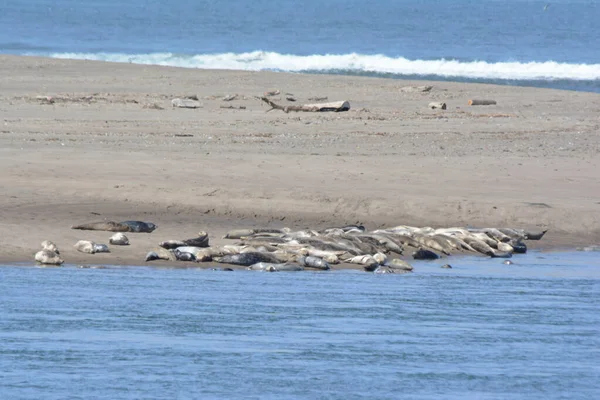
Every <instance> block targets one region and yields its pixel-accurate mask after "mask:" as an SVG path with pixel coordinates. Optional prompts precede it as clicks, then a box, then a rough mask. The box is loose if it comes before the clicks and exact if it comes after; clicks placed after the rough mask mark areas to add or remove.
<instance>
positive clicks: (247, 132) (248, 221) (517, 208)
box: [0, 55, 600, 265]
mask: <svg viewBox="0 0 600 400" xmlns="http://www.w3.org/2000/svg"><path fill="white" fill-rule="evenodd" d="M0 72H1V73H0V113H1V115H2V119H3V120H2V126H1V128H0V167H1V168H0V187H1V188H2V189H1V191H0V262H2V263H14V262H28V263H32V262H33V254H34V253H35V252H36V251H37V250H39V249H40V242H41V241H43V240H52V241H54V242H55V243H56V244H57V245H58V246H59V248H60V249H61V255H63V258H64V259H65V262H67V263H86V264H91V263H94V264H103V263H105V264H120V265H140V264H144V262H143V260H144V255H145V254H146V252H147V251H149V250H151V249H152V248H154V247H156V244H157V243H158V242H160V241H162V240H167V239H185V238H189V237H193V236H194V235H195V234H196V233H197V232H198V231H207V232H209V234H210V239H211V243H213V244H220V243H221V244H222V243H225V240H223V239H221V236H222V235H223V234H224V232H225V231H227V230H229V229H232V228H237V227H254V226H260V227H284V226H286V227H290V228H298V229H301V228H306V227H313V228H324V227H330V226H336V225H340V224H350V223H362V224H364V225H365V226H366V227H367V228H368V229H375V228H379V227H384V226H394V225H400V224H405V225H415V226H432V227H446V226H447V227H450V226H476V227H484V226H490V227H492V226H493V227H515V228H534V229H540V228H543V229H548V230H549V232H548V234H547V235H546V236H545V237H544V239H543V240H542V241H540V242H537V243H536V242H532V243H531V245H533V246H537V247H540V246H541V247H544V248H553V249H560V248H572V247H575V246H579V245H589V244H597V243H598V241H599V240H600V224H599V222H600V154H599V152H600V95H598V94H593V93H581V92H567V91H557V90H547V89H535V88H522V87H513V86H493V85H480V84H465V83H452V82H423V81H414V82H411V81H405V80H391V79H390V80H387V79H377V78H363V77H350V76H333V75H327V76H319V75H302V74H286V73H269V72H241V71H213V70H194V69H179V68H172V67H160V66H143V65H132V64H113V63H104V62H88V61H72V60H57V59H46V58H35V57H20V56H6V55H3V56H0ZM423 85H431V86H433V88H432V89H431V90H430V91H429V92H425V93H421V92H405V91H402V88H404V87H408V86H423ZM276 89H277V90H280V92H281V95H276V96H273V97H272V99H273V101H275V102H277V103H279V104H283V105H292V104H303V103H310V102H311V101H310V100H309V99H310V98H314V97H327V99H328V100H329V101H334V100H348V101H349V102H350V104H351V107H352V108H351V109H350V111H348V112H342V113H294V112H290V113H287V114H286V113H284V112H282V111H279V110H273V111H271V112H268V113H267V112H265V111H266V110H268V107H267V106H266V105H265V104H264V103H261V102H260V101H259V100H257V99H256V98H255V96H258V95H261V94H262V93H264V92H265V91H269V90H276ZM287 93H290V94H292V95H293V97H294V98H295V99H296V100H297V101H296V102H295V103H292V102H290V101H288V100H286V97H287V96H289V95H286V94H287ZM235 94H237V99H235V100H232V101H224V100H223V97H224V96H227V95H235ZM191 95H196V96H197V97H198V98H199V101H200V102H201V103H202V107H201V108H199V109H180V108H172V107H171V99H173V98H176V97H182V96H191ZM39 96H51V97H52V98H53V101H51V102H48V101H45V100H44V99H40V98H39ZM469 99H493V100H496V101H497V105H492V106H468V105H467V101H468V100H469ZM430 102H445V103H446V104H447V110H432V109H429V108H428V107H427V105H428V104H429V103H430ZM229 106H231V107H233V108H231V109H227V108H222V107H229ZM239 107H245V108H243V109H239ZM102 220H114V221H122V220H143V221H149V222H153V223H155V224H157V225H158V229H157V230H156V231H154V232H153V233H151V234H130V235H129V237H130V240H131V242H132V244H131V246H126V247H116V246H115V247H112V248H111V250H112V253H110V254H96V255H93V256H91V255H85V254H82V253H77V252H76V251H75V250H74V249H73V244H74V243H75V242H76V241H77V240H79V239H89V240H95V241H98V242H100V243H108V238H109V237H110V235H111V233H109V232H90V231H77V230H72V229H70V227H71V226H72V225H75V224H80V223H85V222H94V221H102Z"/></svg>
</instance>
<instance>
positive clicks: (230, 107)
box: [219, 106, 246, 110]
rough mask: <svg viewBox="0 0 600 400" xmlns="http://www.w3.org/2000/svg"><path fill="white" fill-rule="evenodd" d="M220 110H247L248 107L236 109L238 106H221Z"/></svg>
mask: <svg viewBox="0 0 600 400" xmlns="http://www.w3.org/2000/svg"><path fill="white" fill-rule="evenodd" d="M219 108H225V109H227V110H245V109H246V106H238V107H236V106H221V107H219Z"/></svg>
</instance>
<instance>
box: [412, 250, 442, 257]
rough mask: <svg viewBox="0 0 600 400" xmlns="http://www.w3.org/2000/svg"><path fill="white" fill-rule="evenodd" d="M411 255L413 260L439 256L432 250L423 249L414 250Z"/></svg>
mask: <svg viewBox="0 0 600 400" xmlns="http://www.w3.org/2000/svg"><path fill="white" fill-rule="evenodd" d="M412 256H413V258H414V259H415V260H437V259H438V258H440V256H438V255H437V254H435V253H434V252H433V251H430V250H425V249H419V250H417V251H415V252H414V253H413V254H412Z"/></svg>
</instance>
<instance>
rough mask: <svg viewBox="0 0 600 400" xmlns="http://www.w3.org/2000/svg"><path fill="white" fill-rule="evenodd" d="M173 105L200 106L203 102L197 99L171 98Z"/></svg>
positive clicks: (179, 106) (178, 106) (183, 106)
mask: <svg viewBox="0 0 600 400" xmlns="http://www.w3.org/2000/svg"><path fill="white" fill-rule="evenodd" d="M171 106H173V108H175V107H177V108H200V107H202V104H201V103H200V102H199V101H197V100H192V99H179V98H177V99H173V100H171Z"/></svg>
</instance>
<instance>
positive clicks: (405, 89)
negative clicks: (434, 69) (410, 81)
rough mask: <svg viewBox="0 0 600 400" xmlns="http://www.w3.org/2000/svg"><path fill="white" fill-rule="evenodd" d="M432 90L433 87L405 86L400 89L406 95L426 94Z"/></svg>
mask: <svg viewBox="0 0 600 400" xmlns="http://www.w3.org/2000/svg"><path fill="white" fill-rule="evenodd" d="M431 89H433V86H405V87H403V88H400V91H401V92H404V93H424V92H429V91H430V90H431Z"/></svg>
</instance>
